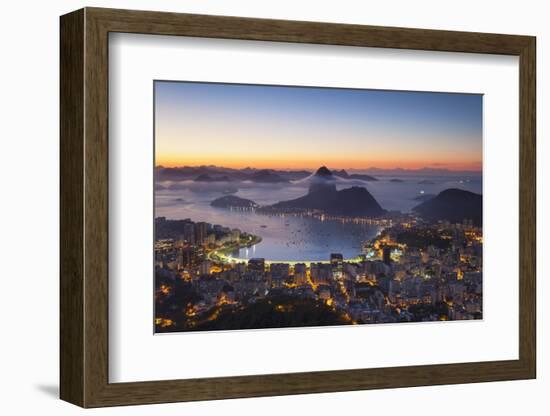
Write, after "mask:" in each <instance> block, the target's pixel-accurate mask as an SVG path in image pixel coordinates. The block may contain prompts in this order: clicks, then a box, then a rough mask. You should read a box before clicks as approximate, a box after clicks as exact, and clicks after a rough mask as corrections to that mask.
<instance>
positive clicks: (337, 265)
mask: <svg viewBox="0 0 550 416" xmlns="http://www.w3.org/2000/svg"><path fill="white" fill-rule="evenodd" d="M330 266H331V270H332V278H333V279H341V278H342V277H343V276H344V257H343V256H342V255H341V254H340V253H332V254H331V255H330Z"/></svg>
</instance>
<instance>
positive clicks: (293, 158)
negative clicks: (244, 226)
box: [155, 81, 482, 171]
mask: <svg viewBox="0 0 550 416" xmlns="http://www.w3.org/2000/svg"><path fill="white" fill-rule="evenodd" d="M155 151H156V160H155V163H156V165H163V166H184V165H188V166H197V165H218V166H226V167H235V168H242V167H246V166H251V167H256V168H279V169H285V168H288V169H294V168H308V169H315V168H318V167H319V166H321V165H327V166H329V167H331V168H346V169H366V168H369V167H378V168H396V167H401V168H406V169H416V168H422V167H433V168H436V167H437V168H447V169H451V170H475V171H479V170H481V160H482V95H478V94H447V93H424V92H406V91H377V90H358V89H339V88H303V87H281V86H262V85H242V84H216V83H190V82H169V81H155Z"/></svg>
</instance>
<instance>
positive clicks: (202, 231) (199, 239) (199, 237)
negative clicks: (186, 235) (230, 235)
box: [195, 222, 208, 244]
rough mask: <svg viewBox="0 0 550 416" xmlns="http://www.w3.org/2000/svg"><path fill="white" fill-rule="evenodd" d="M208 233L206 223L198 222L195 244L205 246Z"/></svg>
mask: <svg viewBox="0 0 550 416" xmlns="http://www.w3.org/2000/svg"><path fill="white" fill-rule="evenodd" d="M207 233H208V224H207V223H206V222H198V223H196V224H195V243H196V244H204V243H205V242H206V237H207Z"/></svg>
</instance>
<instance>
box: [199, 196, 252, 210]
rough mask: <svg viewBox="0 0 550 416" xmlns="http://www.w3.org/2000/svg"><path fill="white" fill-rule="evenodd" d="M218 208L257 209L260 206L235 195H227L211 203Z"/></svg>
mask: <svg viewBox="0 0 550 416" xmlns="http://www.w3.org/2000/svg"><path fill="white" fill-rule="evenodd" d="M210 205H212V206H213V207H216V208H256V207H258V204H256V203H255V202H254V201H252V200H250V199H245V198H239V197H238V196H235V195H226V196H222V197H221V198H218V199H215V200H214V201H212V202H211V203H210Z"/></svg>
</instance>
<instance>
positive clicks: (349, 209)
mask: <svg viewBox="0 0 550 416" xmlns="http://www.w3.org/2000/svg"><path fill="white" fill-rule="evenodd" d="M271 207H272V208H275V209H282V210H294V209H298V210H302V209H305V210H308V209H317V210H320V211H322V212H324V213H326V214H329V215H342V216H367V217H378V216H380V215H382V214H384V213H385V212H386V211H385V210H384V209H382V207H381V206H380V204H378V202H377V201H376V199H374V197H373V196H372V195H371V194H370V193H369V191H367V189H366V188H363V187H359V186H353V187H351V188H346V189H342V190H340V191H337V190H336V188H335V187H332V186H325V187H322V186H319V185H316V186H315V187H312V188H310V192H309V193H308V194H307V195H304V196H302V197H300V198H296V199H292V200H289V201H281V202H278V203H276V204H274V205H272V206H271Z"/></svg>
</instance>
